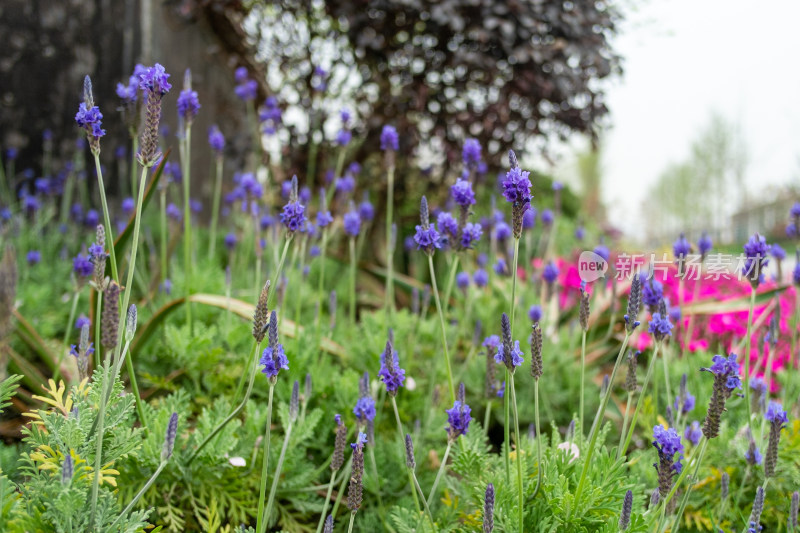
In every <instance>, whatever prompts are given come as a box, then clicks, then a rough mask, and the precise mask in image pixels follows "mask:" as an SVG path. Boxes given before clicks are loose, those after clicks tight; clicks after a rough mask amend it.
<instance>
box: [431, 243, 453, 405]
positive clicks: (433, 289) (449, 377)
mask: <svg viewBox="0 0 800 533" xmlns="http://www.w3.org/2000/svg"><path fill="white" fill-rule="evenodd" d="M428 269H429V270H430V274H431V292H433V298H434V300H435V301H436V311H438V313H439V326H440V328H441V331H442V348H443V349H444V362H445V365H446V367H447V385H448V386H449V387H450V401H451V402H455V401H456V389H455V387H454V386H453V371H452V370H451V369H450V354H449V353H448V352H447V329H446V327H445V323H444V312H443V311H442V301H441V300H440V299H439V289H438V288H437V286H436V272H434V270H433V255H432V254H428Z"/></svg>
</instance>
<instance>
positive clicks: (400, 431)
mask: <svg viewBox="0 0 800 533" xmlns="http://www.w3.org/2000/svg"><path fill="white" fill-rule="evenodd" d="M391 399H392V409H393V410H394V419H395V421H396V422H397V434H398V435H399V436H400V446H401V447H402V452H403V456H405V453H406V441H405V436H404V433H403V423H402V422H400V411H398V409H397V400H396V399H395V397H394V396H391ZM414 477H415V476H414V472H413V471H411V470H409V471H408V481H409V483H411V495H412V496H413V497H414V506H415V507H416V508H417V513H420V506H419V499H418V498H417V492H416V491H415V490H414V482H415V480H414V479H413V478H414ZM420 494H421V495H422V501H423V503H425V506H426V507H427V502H426V501H425V495H424V494H422V491H420Z"/></svg>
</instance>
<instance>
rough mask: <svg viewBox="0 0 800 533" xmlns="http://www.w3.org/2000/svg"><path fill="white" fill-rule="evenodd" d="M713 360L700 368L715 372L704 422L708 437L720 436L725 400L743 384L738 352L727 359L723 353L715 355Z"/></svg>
mask: <svg viewBox="0 0 800 533" xmlns="http://www.w3.org/2000/svg"><path fill="white" fill-rule="evenodd" d="M712 361H713V364H712V365H711V366H710V367H709V368H701V369H700V370H705V371H707V372H711V373H712V374H714V385H713V388H712V390H711V400H709V404H708V413H707V414H706V420H705V422H704V423H703V435H705V437H706V438H707V439H713V438H714V437H717V436H719V425H720V419H721V417H722V412H723V411H725V402H726V401H727V400H728V398H730V397H731V395H732V394H733V391H734V390H735V389H737V388H740V387H741V386H742V382H741V380H740V379H739V363H738V362H737V361H736V354H731V355H730V356H729V357H728V358H727V359H726V358H725V357H723V356H721V355H715V356H714V357H713V358H712Z"/></svg>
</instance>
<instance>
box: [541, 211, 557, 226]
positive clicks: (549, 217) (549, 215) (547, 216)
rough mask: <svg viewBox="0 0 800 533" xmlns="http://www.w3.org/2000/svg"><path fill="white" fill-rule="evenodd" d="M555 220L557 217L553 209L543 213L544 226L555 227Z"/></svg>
mask: <svg viewBox="0 0 800 533" xmlns="http://www.w3.org/2000/svg"><path fill="white" fill-rule="evenodd" d="M553 220H555V215H553V210H552V209H545V210H543V211H542V224H544V225H545V226H547V227H550V226H552V225H553Z"/></svg>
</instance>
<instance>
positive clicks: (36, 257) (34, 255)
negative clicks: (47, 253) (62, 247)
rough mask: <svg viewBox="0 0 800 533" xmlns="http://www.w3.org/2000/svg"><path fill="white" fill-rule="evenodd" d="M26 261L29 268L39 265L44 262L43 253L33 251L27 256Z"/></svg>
mask: <svg viewBox="0 0 800 533" xmlns="http://www.w3.org/2000/svg"><path fill="white" fill-rule="evenodd" d="M25 260H26V261H27V262H28V265H29V266H34V265H38V264H39V262H40V261H41V260H42V253H41V252H40V251H39V250H31V251H29V252H28V253H27V254H26V255H25Z"/></svg>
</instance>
